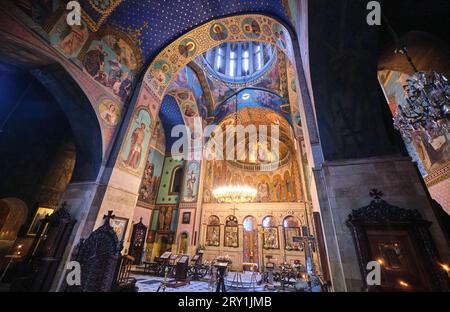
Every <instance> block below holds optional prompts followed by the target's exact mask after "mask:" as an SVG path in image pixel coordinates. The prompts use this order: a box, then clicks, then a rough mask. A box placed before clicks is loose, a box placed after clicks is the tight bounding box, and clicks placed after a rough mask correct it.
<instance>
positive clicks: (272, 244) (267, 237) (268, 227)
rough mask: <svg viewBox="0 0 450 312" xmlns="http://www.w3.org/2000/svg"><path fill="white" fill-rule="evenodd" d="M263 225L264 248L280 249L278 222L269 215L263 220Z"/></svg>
mask: <svg viewBox="0 0 450 312" xmlns="http://www.w3.org/2000/svg"><path fill="white" fill-rule="evenodd" d="M262 226H263V248H264V249H279V248H280V245H279V243H278V224H277V221H276V219H275V217H273V216H267V217H265V218H264V219H263V221H262Z"/></svg>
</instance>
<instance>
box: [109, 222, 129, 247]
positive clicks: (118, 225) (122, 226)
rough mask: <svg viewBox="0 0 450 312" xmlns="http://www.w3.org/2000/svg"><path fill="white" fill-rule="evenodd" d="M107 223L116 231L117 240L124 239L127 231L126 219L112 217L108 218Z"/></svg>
mask: <svg viewBox="0 0 450 312" xmlns="http://www.w3.org/2000/svg"><path fill="white" fill-rule="evenodd" d="M109 223H110V225H111V227H112V228H113V230H114V232H115V233H116V235H117V238H118V239H119V241H123V240H124V239H125V233H126V231H127V226H128V219H125V218H119V217H114V219H110V221H109Z"/></svg>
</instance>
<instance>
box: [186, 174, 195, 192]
mask: <svg viewBox="0 0 450 312" xmlns="http://www.w3.org/2000/svg"><path fill="white" fill-rule="evenodd" d="M196 181H197V178H196V177H195V174H194V171H191V172H190V173H189V179H188V180H187V181H186V182H187V184H186V187H187V196H188V197H189V198H192V197H194V186H195V182H196Z"/></svg>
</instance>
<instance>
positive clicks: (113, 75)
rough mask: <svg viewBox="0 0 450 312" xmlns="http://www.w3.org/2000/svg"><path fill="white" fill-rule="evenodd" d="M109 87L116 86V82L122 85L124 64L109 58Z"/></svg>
mask: <svg viewBox="0 0 450 312" xmlns="http://www.w3.org/2000/svg"><path fill="white" fill-rule="evenodd" d="M108 64H109V81H108V85H107V86H109V87H114V85H115V84H116V83H118V84H119V86H120V78H121V77H122V64H120V63H119V61H118V60H109V61H108Z"/></svg>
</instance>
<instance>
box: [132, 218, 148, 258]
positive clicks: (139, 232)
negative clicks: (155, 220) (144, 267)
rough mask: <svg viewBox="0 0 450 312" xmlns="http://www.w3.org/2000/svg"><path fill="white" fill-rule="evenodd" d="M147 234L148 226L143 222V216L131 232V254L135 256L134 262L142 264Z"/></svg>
mask: <svg viewBox="0 0 450 312" xmlns="http://www.w3.org/2000/svg"><path fill="white" fill-rule="evenodd" d="M146 234H147V227H146V226H145V225H144V223H142V218H141V219H140V221H139V223H136V224H135V225H134V226H133V232H132V234H131V242H130V252H129V254H130V255H131V256H132V257H133V258H134V264H140V263H141V260H142V253H143V252H144V247H145V237H146Z"/></svg>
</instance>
